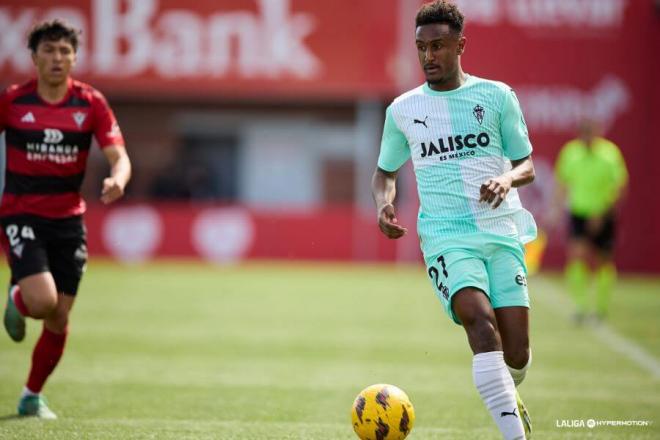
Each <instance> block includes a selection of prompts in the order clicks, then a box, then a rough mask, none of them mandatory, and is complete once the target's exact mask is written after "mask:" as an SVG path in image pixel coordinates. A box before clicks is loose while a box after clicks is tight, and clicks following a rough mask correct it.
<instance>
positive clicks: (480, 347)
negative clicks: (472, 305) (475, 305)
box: [463, 313, 501, 353]
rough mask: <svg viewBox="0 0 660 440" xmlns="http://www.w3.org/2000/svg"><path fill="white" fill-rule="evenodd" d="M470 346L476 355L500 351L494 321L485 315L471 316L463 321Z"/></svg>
mask: <svg viewBox="0 0 660 440" xmlns="http://www.w3.org/2000/svg"><path fill="white" fill-rule="evenodd" d="M463 327H464V328H465V331H466V332H467V335H468V339H469V340H470V346H471V347H472V349H473V350H474V351H475V352H476V353H484V352H488V351H496V350H500V349H501V348H500V345H501V344H500V343H499V340H500V337H499V334H498V332H497V327H496V325H495V323H494V320H492V319H490V316H488V315H487V314H481V313H476V314H471V315H468V316H467V317H466V319H464V320H463Z"/></svg>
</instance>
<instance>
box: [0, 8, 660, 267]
mask: <svg viewBox="0 0 660 440" xmlns="http://www.w3.org/2000/svg"><path fill="white" fill-rule="evenodd" d="M458 3H459V4H460V6H461V7H462V8H463V10H464V13H465V15H466V16H467V17H468V20H467V28H466V35H467V37H468V46H467V52H466V55H465V56H464V59H463V64H464V68H465V70H466V71H467V72H468V73H473V74H476V75H478V76H483V77H486V78H495V79H499V80H502V81H505V82H507V83H509V84H510V85H511V86H512V87H513V88H514V89H515V90H516V91H517V93H518V95H519V97H520V100H521V103H522V107H523V110H524V112H525V115H526V119H527V122H528V125H529V128H530V133H531V138H532V142H533V144H534V147H535V153H534V160H535V163H536V166H537V172H538V179H537V182H536V184H535V185H534V186H532V187H530V188H526V189H524V190H523V192H522V196H523V198H524V199H525V202H526V204H527V206H528V207H529V208H530V209H531V210H532V211H533V212H534V214H535V215H536V217H537V219H538V221H539V223H540V224H541V225H543V224H544V214H545V213H546V212H547V207H548V204H549V200H550V196H551V193H552V188H553V185H554V182H553V178H552V165H553V161H554V160H555V157H556V154H557V152H558V149H559V148H560V147H561V145H562V144H563V143H564V142H566V141H567V140H568V139H570V138H571V137H572V136H574V134H575V125H576V122H577V120H578V119H579V118H580V115H588V116H592V117H594V118H595V119H597V120H598V121H600V122H601V124H602V125H603V126H604V128H605V129H606V135H607V136H609V137H610V138H611V139H613V140H614V141H615V142H616V143H617V144H618V145H620V147H621V148H622V150H623V154H624V156H625V158H626V161H627V164H628V167H629V170H630V175H631V181H630V188H629V191H628V195H627V198H626V199H625V202H624V203H623V206H622V210H621V216H620V217H621V227H620V236H619V240H618V244H617V260H618V263H619V266H620V268H621V269H623V270H627V271H647V272H648V271H653V272H658V271H660V232H659V231H660V228H658V225H659V224H660V205H658V203H657V200H658V196H657V190H656V186H657V183H656V182H657V180H656V177H655V175H656V168H657V164H658V163H659V162H660V151H659V150H658V141H657V139H658V137H657V126H656V125H657V124H656V121H657V120H659V119H660V108H659V107H658V105H657V103H658V102H659V100H660V86H659V85H658V82H657V76H658V75H659V74H660V67H659V65H660V61H659V60H658V57H657V56H651V54H652V53H656V54H657V53H658V49H659V47H658V42H659V41H660V26H659V25H658V24H659V23H658V20H659V17H660V15H659V14H658V13H657V9H656V6H657V5H656V4H655V3H654V2H653V1H651V0H648V1H647V0H582V1H553V0H464V1H459V2H458ZM419 4H420V2H419V1H416V0H361V1H359V2H353V1H344V2H339V1H333V2H319V1H312V0H260V1H257V0H226V1H222V2H220V1H212V0H205V1H202V0H200V1H197V2H185V1H181V0H160V1H159V0H139V1H138V0H123V1H121V0H92V1H75V0H68V1H67V0H63V1H60V2H57V4H54V3H53V2H50V1H35V0H22V1H13V0H10V1H6V0H4V1H2V2H1V3H0V28H1V29H2V32H1V38H2V40H1V45H0V85H1V86H6V85H8V84H10V83H13V82H18V81H24V80H25V79H26V78H27V77H29V76H31V74H32V66H31V63H30V60H29V54H28V52H27V50H25V51H23V50H17V48H19V47H23V46H24V43H23V41H24V37H25V34H26V32H27V31H28V29H29V27H30V26H31V25H32V23H34V22H35V21H36V20H39V19H43V18H49V17H60V18H65V19H66V20H68V21H69V22H71V23H73V24H74V25H76V26H78V27H80V28H81V29H82V30H83V33H82V47H81V50H80V54H79V64H78V67H77V69H76V71H75V76H76V77H77V78H79V79H81V80H85V81H89V82H91V83H92V84H93V85H95V86H96V87H97V88H99V89H100V90H102V91H103V92H104V93H105V94H106V95H107V97H108V99H109V100H110V102H111V105H112V106H113V108H114V110H115V112H116V114H117V117H118V119H119V122H120V125H121V127H122V129H123V132H124V135H125V138H126V141H127V144H128V148H129V152H130V155H131V157H132V160H133V162H134V178H133V181H132V183H131V185H130V186H129V188H128V196H127V197H126V200H125V201H123V202H122V203H120V204H117V205H116V206H113V207H112V208H111V209H107V208H104V207H102V206H100V205H99V204H98V203H97V202H96V201H97V199H98V191H99V188H100V182H101V179H102V177H103V176H104V174H105V173H106V172H107V169H106V166H105V163H104V160H103V157H102V155H100V154H99V153H98V152H97V154H96V155H93V156H92V157H91V158H90V164H89V165H90V166H89V171H88V177H87V179H86V182H85V188H84V193H85V195H86V198H87V200H88V201H89V212H88V216H87V223H88V226H89V231H90V252H91V254H92V255H110V256H113V257H116V258H119V259H122V260H129V261H136V260H137V261H141V260H147V259H150V258H153V257H201V258H204V259H207V260H212V261H217V262H227V261H235V260H240V259H246V258H250V259H252V258H260V259H261V258H265V259H317V260H360V261H376V260H377V261H392V260H398V261H418V260H419V250H418V244H417V240H416V238H415V236H414V234H410V235H409V236H408V237H406V238H405V239H403V240H401V241H399V242H396V243H395V242H388V241H387V240H385V239H383V238H382V237H381V236H380V235H379V232H378V230H377V228H376V226H375V213H374V210H373V206H372V202H371V198H370V194H369V178H370V176H371V173H372V171H373V167H374V165H375V163H376V157H377V154H378V147H379V137H380V133H381V128H382V120H383V114H384V109H385V107H386V105H387V104H388V103H389V101H390V100H391V99H392V98H393V97H395V96H396V95H398V94H399V93H400V92H402V91H404V90H407V89H409V88H412V87H414V86H416V85H417V84H419V83H420V82H421V76H420V72H419V69H418V65H417V60H416V53H415V48H414V45H413V44H412V36H413V26H412V23H413V18H414V13H415V10H416V8H417V7H418V5H419ZM400 194H401V195H400V201H399V203H400V208H399V209H400V216H401V218H402V221H404V222H405V223H406V224H407V225H409V226H411V227H412V226H413V225H414V221H415V215H416V198H415V190H414V181H413V177H412V172H411V170H410V168H408V169H407V171H406V174H405V175H404V179H403V181H402V187H401V188H400ZM563 240H564V231H563V230H559V231H553V232H551V240H550V246H549V249H548V252H547V255H546V258H545V264H546V267H557V266H558V265H559V264H560V263H561V261H562V255H563Z"/></svg>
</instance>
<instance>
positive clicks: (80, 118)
mask: <svg viewBox="0 0 660 440" xmlns="http://www.w3.org/2000/svg"><path fill="white" fill-rule="evenodd" d="M71 116H73V120H74V121H76V125H77V126H78V128H80V127H81V126H82V125H83V122H85V118H87V114H86V113H83V112H75V113H74V114H72V115H71Z"/></svg>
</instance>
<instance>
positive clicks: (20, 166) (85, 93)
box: [0, 79, 124, 218]
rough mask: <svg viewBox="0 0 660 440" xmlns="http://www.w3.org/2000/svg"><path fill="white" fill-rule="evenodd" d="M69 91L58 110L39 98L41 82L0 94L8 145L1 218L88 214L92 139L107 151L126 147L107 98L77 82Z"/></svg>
mask: <svg viewBox="0 0 660 440" xmlns="http://www.w3.org/2000/svg"><path fill="white" fill-rule="evenodd" d="M68 86H69V87H68V91H67V94H66V96H65V97H64V98H63V99H62V100H61V101H60V102H57V103H54V104H51V103H48V102H46V101H44V100H43V99H42V98H41V97H40V96H39V95H38V93H37V82H36V80H31V81H29V82H27V83H25V84H22V85H14V86H11V87H9V88H8V89H6V90H5V91H4V92H3V93H2V94H0V132H2V131H4V132H5V141H6V145H7V155H6V157H7V161H6V170H5V189H4V194H3V196H2V202H1V204H0V217H5V216H9V215H16V214H33V215H38V216H42V217H48V218H63V217H70V216H74V215H80V214H82V213H83V212H84V211H85V202H84V200H83V199H82V197H81V195H80V186H81V184H82V181H83V178H84V176H85V168H86V165H87V156H88V155H89V150H90V147H91V145H92V137H94V138H96V141H97V143H98V145H99V146H100V147H101V148H105V147H108V146H111V145H121V146H123V145H124V139H123V137H122V134H121V131H120V130H119V126H118V125H117V120H116V119H115V116H114V114H113V113H112V110H111V109H110V107H109V105H108V102H107V101H106V100H105V98H104V97H103V95H102V94H101V93H100V92H99V91H97V90H96V89H94V88H93V87H91V86H90V85H88V84H85V83H82V82H79V81H75V80H72V79H69V84H68Z"/></svg>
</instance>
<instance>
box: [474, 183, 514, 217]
mask: <svg viewBox="0 0 660 440" xmlns="http://www.w3.org/2000/svg"><path fill="white" fill-rule="evenodd" d="M512 184H513V179H512V178H511V177H508V176H505V175H502V176H499V177H493V178H492V179H488V180H486V181H485V182H484V183H483V184H482V185H481V189H480V190H479V193H480V197H479V201H480V202H486V203H489V204H491V205H492V206H493V209H495V208H497V207H498V206H500V205H501V204H502V202H503V201H504V199H506V195H507V194H509V191H510V190H511V185H512Z"/></svg>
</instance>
